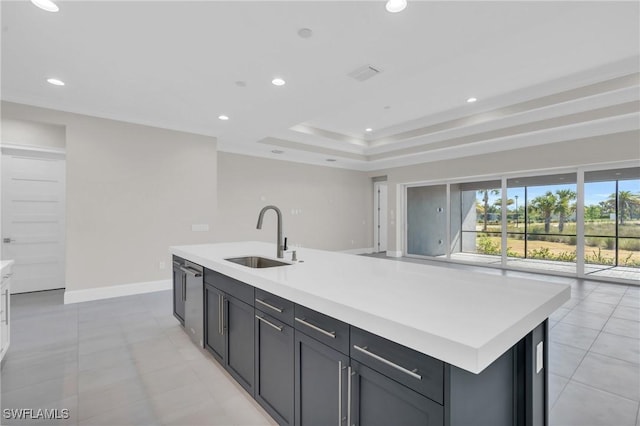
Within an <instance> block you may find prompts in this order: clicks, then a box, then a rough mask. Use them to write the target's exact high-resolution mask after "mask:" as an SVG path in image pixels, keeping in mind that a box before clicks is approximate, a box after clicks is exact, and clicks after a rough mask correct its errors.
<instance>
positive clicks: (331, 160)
mask: <svg viewBox="0 0 640 426" xmlns="http://www.w3.org/2000/svg"><path fill="white" fill-rule="evenodd" d="M327 161H328V162H330V163H333V162H335V161H336V159H335V158H327Z"/></svg>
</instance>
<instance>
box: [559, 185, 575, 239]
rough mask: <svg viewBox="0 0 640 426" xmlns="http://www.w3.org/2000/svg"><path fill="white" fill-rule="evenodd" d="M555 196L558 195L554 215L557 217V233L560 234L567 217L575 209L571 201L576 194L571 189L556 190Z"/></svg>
mask: <svg viewBox="0 0 640 426" xmlns="http://www.w3.org/2000/svg"><path fill="white" fill-rule="evenodd" d="M556 194H557V195H558V201H557V204H556V208H555V213H557V214H558V215H559V220H558V231H560V232H561V233H562V231H563V230H564V222H565V220H566V219H567V216H569V215H570V214H571V213H573V211H574V210H575V208H576V206H575V204H571V201H573V200H575V199H576V192H575V191H573V190H571V189H558V190H557V191H556Z"/></svg>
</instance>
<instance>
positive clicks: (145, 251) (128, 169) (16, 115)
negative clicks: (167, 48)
mask: <svg viewBox="0 0 640 426" xmlns="http://www.w3.org/2000/svg"><path fill="white" fill-rule="evenodd" d="M12 120H13V121H15V120H17V121H22V122H26V121H31V122H36V123H40V124H46V125H55V126H63V128H65V129H66V135H65V147H66V157H67V218H66V219H67V220H66V222H67V231H66V242H67V248H66V259H67V265H66V277H67V283H66V285H67V291H75V290H82V289H89V288H99V287H105V286H115V285H120V284H129V283H139V282H149V281H157V280H165V279H166V280H168V279H170V278H171V261H170V256H169V254H168V247H169V246H170V245H175V244H196V243H205V242H210V241H213V240H214V237H213V230H212V231H209V232H192V231H191V225H192V224H202V223H209V224H211V225H213V224H214V223H215V214H216V195H217V194H216V188H217V183H216V180H217V173H216V165H217V158H216V140H215V138H212V137H206V136H199V135H194V134H188V133H182V132H176V131H171V130H164V129H158V128H152V127H146V126H140V125H135V124H128V123H123V122H118V121H113V120H105V119H99V118H94V117H88V116H83V115H78V114H70V113H65V112H60V111H54V110H48V109H43V108H36V107H30V106H26V105H20V104H14V103H7V102H3V103H2V121H3V123H5V122H9V123H11V121H12ZM10 126H11V125H10ZM35 127H38V126H37V125H36V126H35ZM35 131H36V129H35V128H34V132H35ZM27 133H28V132H27ZM14 134H15V133H14ZM4 135H5V134H4V133H3V138H4ZM11 142H12V143H19V142H20V141H16V140H13V141H11ZM161 261H163V262H165V265H166V268H165V269H164V270H161V269H160V268H159V263H160V262H161Z"/></svg>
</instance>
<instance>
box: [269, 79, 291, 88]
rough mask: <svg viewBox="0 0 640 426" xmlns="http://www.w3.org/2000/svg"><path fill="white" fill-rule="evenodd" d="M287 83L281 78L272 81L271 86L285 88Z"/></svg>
mask: <svg viewBox="0 0 640 426" xmlns="http://www.w3.org/2000/svg"><path fill="white" fill-rule="evenodd" d="M286 83H287V82H286V81H284V80H283V79H281V78H274V79H273V80H271V84H273V85H274V86H284V85H285V84H286Z"/></svg>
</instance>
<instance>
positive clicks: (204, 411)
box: [0, 259, 640, 426]
mask: <svg viewBox="0 0 640 426" xmlns="http://www.w3.org/2000/svg"><path fill="white" fill-rule="evenodd" d="M402 260H404V261H409V262H419V263H429V262H428V261H423V260H417V259H402ZM438 265H440V266H443V265H442V264H440V263H438ZM444 267H452V268H460V269H470V270H473V271H477V272H480V273H487V274H506V275H509V276H513V277H522V278H531V279H534V280H546V281H552V282H560V283H567V284H570V285H571V287H572V298H571V300H570V301H569V302H567V303H566V304H565V306H563V307H562V308H560V309H559V310H558V311H557V312H556V313H555V314H554V315H553V316H552V317H551V320H550V326H551V336H550V340H551V342H550V361H549V363H550V366H549V368H550V370H549V371H550V395H549V399H550V403H551V407H552V409H551V416H550V417H551V422H550V423H551V425H552V426H626V425H628V426H640V287H635V286H632V287H630V286H624V285H615V284H606V283H600V282H597V281H588V280H577V279H571V278H563V277H550V276H543V275H534V274H527V273H524V272H514V271H501V270H497V269H488V268H480V267H474V266H466V265H448V266H444ZM62 300H63V295H62V292H61V291H50V292H42V293H32V294H26V295H17V296H14V297H13V299H12V308H13V310H12V343H11V348H10V350H9V353H8V354H7V358H6V362H5V365H4V367H3V369H2V375H1V377H2V379H1V382H0V388H1V389H0V390H1V394H0V395H1V399H0V405H1V406H2V408H3V409H5V408H58V409H63V408H66V409H69V410H70V418H69V419H67V420H59V421H58V422H51V421H44V420H38V421H32V422H26V421H9V420H5V419H1V420H0V423H1V424H2V425H11V424H20V425H26V424H36V425H47V426H48V425H51V424H65V425H109V426H119V425H185V426H186V425H270V424H274V423H273V420H272V419H271V418H270V417H269V416H268V415H267V414H266V413H265V412H264V411H263V410H262V409H261V408H260V407H259V406H258V405H257V404H256V403H255V402H254V401H253V400H252V399H251V398H249V397H248V396H247V395H246V394H245V392H244V391H243V390H242V389H241V388H240V387H239V386H238V385H237V384H235V382H234V381H233V379H231V378H230V377H229V375H228V374H227V373H226V372H225V371H224V370H223V369H222V368H220V367H219V366H218V364H217V363H216V362H215V361H213V360H212V359H211V357H210V356H209V355H208V354H207V353H205V352H203V351H200V350H198V349H197V348H195V347H194V346H193V345H192V344H191V342H190V341H189V340H188V338H187V336H186V334H184V332H183V331H182V329H181V328H180V326H179V325H178V322H177V321H176V320H175V319H174V318H173V316H172V314H171V292H169V291H163V292H158V293H150V294H146V295H138V296H129V297H121V298H116V299H108V300H103V301H96V302H87V303H81V304H75V305H63V304H62Z"/></svg>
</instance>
